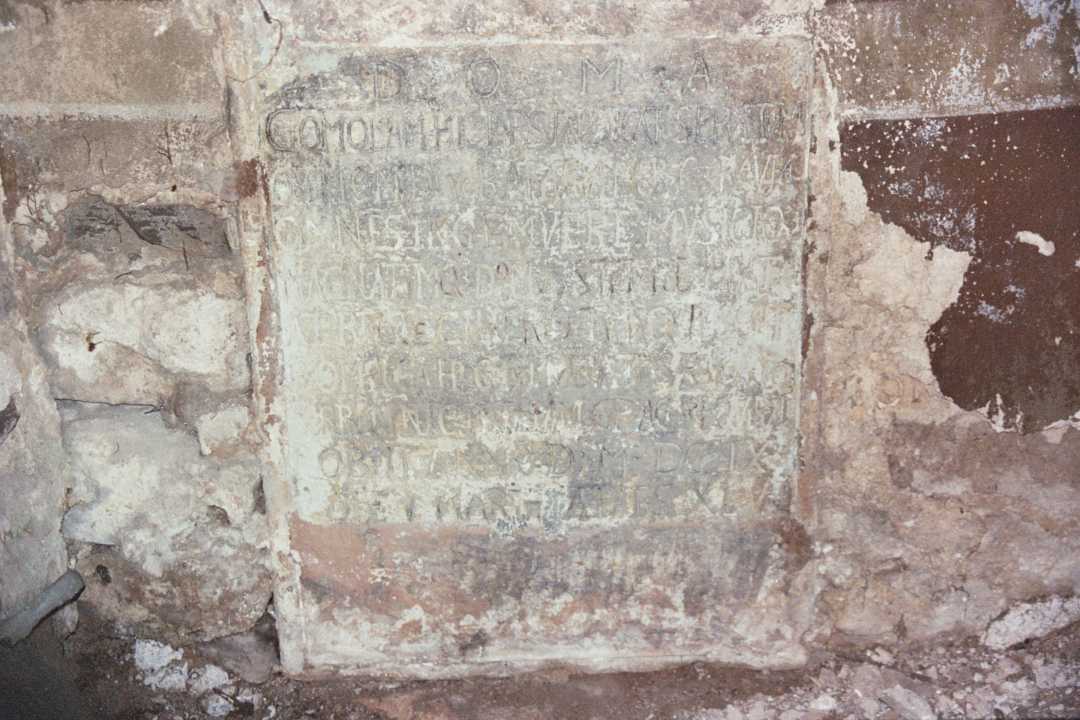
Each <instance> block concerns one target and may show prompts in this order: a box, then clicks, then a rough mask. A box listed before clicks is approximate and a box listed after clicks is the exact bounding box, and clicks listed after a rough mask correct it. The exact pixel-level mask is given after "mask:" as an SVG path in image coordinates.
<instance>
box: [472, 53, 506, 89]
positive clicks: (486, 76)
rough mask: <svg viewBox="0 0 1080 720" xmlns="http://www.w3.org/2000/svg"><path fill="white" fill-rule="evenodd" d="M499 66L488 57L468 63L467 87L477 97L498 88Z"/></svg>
mask: <svg viewBox="0 0 1080 720" xmlns="http://www.w3.org/2000/svg"><path fill="white" fill-rule="evenodd" d="M499 77H500V73H499V66H498V65H497V64H496V63H495V61H494V60H491V59H490V58H480V59H479V60H473V61H472V62H471V63H469V89H470V90H472V91H473V92H474V93H476V95H477V96H478V97H482V98H486V97H491V96H492V95H494V94H495V91H496V90H498V89H499Z"/></svg>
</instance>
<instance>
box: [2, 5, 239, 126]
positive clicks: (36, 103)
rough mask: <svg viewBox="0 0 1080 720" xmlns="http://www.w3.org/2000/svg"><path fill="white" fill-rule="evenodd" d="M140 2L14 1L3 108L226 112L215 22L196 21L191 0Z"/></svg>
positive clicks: (19, 111)
mask: <svg viewBox="0 0 1080 720" xmlns="http://www.w3.org/2000/svg"><path fill="white" fill-rule="evenodd" d="M5 5H6V3H5ZM140 5H141V7H138V8H136V6H132V5H131V4H125V3H111V2H81V3H67V4H64V3H37V2H26V3H13V4H12V6H11V13H10V15H9V17H8V18H7V19H6V20H5V21H4V26H5V27H4V32H2V33H0V55H3V57H4V58H5V62H4V63H3V65H2V66H0V98H3V100H2V102H0V115H8V116H10V115H38V114H49V112H50V111H52V112H56V113H57V114H70V115H75V114H110V115H114V116H117V115H121V116H122V115H127V114H133V115H134V114H141V113H150V114H152V115H154V116H158V117H162V116H164V117H169V116H170V115H171V114H173V113H180V114H183V115H185V116H188V117H192V116H197V115H202V116H203V117H206V116H208V115H212V114H216V113H217V112H218V111H219V109H220V107H219V103H220V95H219V94H218V92H219V90H218V83H217V78H216V77H215V74H214V70H213V66H212V64H211V61H212V57H213V50H212V39H213V36H212V29H211V28H210V27H200V28H196V27H194V26H193V23H192V20H193V17H194V16H193V14H192V13H187V12H185V9H184V6H183V5H182V4H179V3H143V4H140ZM196 21H197V19H196ZM43 58H48V61H47V62H43V61H42V59H43ZM103 111H104V113H103ZM170 111H171V112H170Z"/></svg>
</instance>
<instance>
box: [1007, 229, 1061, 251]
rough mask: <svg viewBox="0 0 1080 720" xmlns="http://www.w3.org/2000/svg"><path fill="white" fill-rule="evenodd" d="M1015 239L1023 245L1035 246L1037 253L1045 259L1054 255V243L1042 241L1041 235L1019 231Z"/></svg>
mask: <svg viewBox="0 0 1080 720" xmlns="http://www.w3.org/2000/svg"><path fill="white" fill-rule="evenodd" d="M1016 239H1017V240H1019V241H1020V242H1022V243H1024V244H1025V245H1033V246H1035V247H1036V248H1037V249H1038V250H1039V253H1040V254H1042V255H1045V256H1046V257H1050V256H1051V255H1053V254H1054V243H1052V242H1050V241H1049V240H1044V239H1043V237H1042V235H1038V234H1036V233H1033V232H1028V231H1027V230H1021V231H1020V232H1018V233H1016Z"/></svg>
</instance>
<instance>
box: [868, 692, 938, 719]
mask: <svg viewBox="0 0 1080 720" xmlns="http://www.w3.org/2000/svg"><path fill="white" fill-rule="evenodd" d="M881 701H882V702H884V703H885V704H886V705H888V706H889V707H891V708H892V709H893V710H895V711H896V712H897V713H899V714H900V717H902V718H904V720H935V718H936V717H937V715H936V714H935V713H934V711H933V709H932V708H931V707H930V703H928V702H926V700H924V699H923V698H921V697H919V695H917V694H916V693H913V692H912V691H910V690H908V689H907V688H904V687H900V686H899V685H893V686H892V687H891V688H889V689H887V690H885V691H884V692H883V693H882V694H881Z"/></svg>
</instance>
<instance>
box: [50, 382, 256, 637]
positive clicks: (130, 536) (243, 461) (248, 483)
mask: <svg viewBox="0 0 1080 720" xmlns="http://www.w3.org/2000/svg"><path fill="white" fill-rule="evenodd" d="M64 416H65V422H64V428H63V434H64V445H65V448H66V449H67V452H68V455H69V458H70V462H71V466H72V473H73V475H74V478H73V479H74V485H73V489H72V492H71V496H70V498H69V502H70V503H71V504H72V507H71V509H70V510H69V511H68V513H67V515H65V517H64V533H65V535H66V537H68V538H69V539H71V540H76V541H79V542H81V543H90V544H92V546H91V547H88V548H86V549H85V550H84V551H83V552H82V554H81V555H80V558H79V569H80V571H81V572H82V573H83V575H84V577H86V578H87V591H86V594H87V598H86V599H87V600H89V601H90V602H93V603H94V604H95V605H98V606H99V609H101V610H102V612H104V613H105V614H106V615H107V616H109V617H110V619H112V620H114V621H116V622H117V623H119V624H120V625H121V626H123V627H125V628H127V629H129V630H130V629H141V630H143V631H144V632H152V633H154V636H157V637H165V638H170V639H171V641H173V642H188V641H191V640H209V639H212V638H215V637H220V636H223V635H229V634H233V633H237V632H241V631H244V630H246V629H248V628H249V627H250V626H251V625H252V624H253V623H254V622H255V621H256V620H257V619H258V618H259V617H260V616H261V615H262V613H263V611H264V610H265V608H266V602H267V599H268V597H269V594H270V586H269V574H268V571H267V569H266V567H265V544H266V524H265V517H264V516H263V515H262V514H260V513H259V512H258V511H257V507H256V506H257V500H258V493H259V474H258V467H257V464H256V463H255V459H254V457H253V456H251V455H250V453H245V452H242V451H240V450H237V451H236V452H234V453H233V454H232V455H231V456H228V457H217V456H215V459H209V458H204V457H203V456H202V455H201V454H200V452H199V444H198V441H197V440H196V439H195V438H194V437H192V436H191V435H189V434H188V433H186V432H183V431H180V430H172V429H169V428H167V427H166V426H165V425H164V424H163V422H162V420H161V417H160V414H159V413H147V412H146V410H145V409H144V408H138V407H109V406H87V405H84V404H75V403H68V404H65V406H64ZM102 546H108V547H102Z"/></svg>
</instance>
